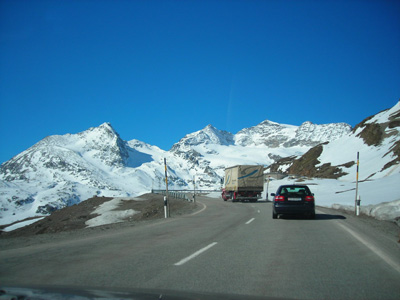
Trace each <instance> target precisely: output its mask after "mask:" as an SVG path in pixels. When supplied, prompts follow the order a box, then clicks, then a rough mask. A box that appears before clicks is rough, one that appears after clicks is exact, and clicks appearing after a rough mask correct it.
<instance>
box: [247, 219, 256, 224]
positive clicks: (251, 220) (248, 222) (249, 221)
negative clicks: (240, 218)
mask: <svg viewBox="0 0 400 300" xmlns="http://www.w3.org/2000/svg"><path fill="white" fill-rule="evenodd" d="M254 220H255V218H252V219H250V220H248V221H247V222H246V225H249V224H250V223H251V222H253V221H254Z"/></svg>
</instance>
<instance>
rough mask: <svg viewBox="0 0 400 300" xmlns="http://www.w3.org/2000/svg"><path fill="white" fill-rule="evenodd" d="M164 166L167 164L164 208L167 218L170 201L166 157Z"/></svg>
mask: <svg viewBox="0 0 400 300" xmlns="http://www.w3.org/2000/svg"><path fill="white" fill-rule="evenodd" d="M164 166H165V197H164V209H165V210H166V212H165V218H169V216H170V215H169V203H168V174H167V159H166V158H164Z"/></svg>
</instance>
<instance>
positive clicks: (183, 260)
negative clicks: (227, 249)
mask: <svg viewBox="0 0 400 300" xmlns="http://www.w3.org/2000/svg"><path fill="white" fill-rule="evenodd" d="M216 244H218V243H217V242H214V243H211V244H210V245H208V246H206V247H204V248H202V249H200V250H199V251H196V252H195V253H193V254H192V255H190V256H188V257H186V258H184V259H182V260H180V261H178V262H177V263H176V264H174V265H175V266H181V265H183V264H184V263H187V262H188V261H189V260H191V259H193V258H195V257H196V256H198V255H200V254H201V253H203V252H205V251H207V250H208V249H210V248H211V247H213V246H215V245H216Z"/></svg>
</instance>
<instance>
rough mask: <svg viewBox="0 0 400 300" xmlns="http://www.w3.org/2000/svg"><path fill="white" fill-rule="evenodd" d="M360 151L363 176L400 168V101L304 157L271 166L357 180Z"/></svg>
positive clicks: (378, 174) (278, 162)
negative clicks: (355, 172) (355, 167)
mask: <svg viewBox="0 0 400 300" xmlns="http://www.w3.org/2000/svg"><path fill="white" fill-rule="evenodd" d="M357 152H359V157H360V161H361V163H360V164H361V166H360V179H361V180H367V179H376V178H382V177H386V176H390V175H391V174H394V173H399V172H400V168H399V164H400V102H399V103H397V104H396V105H395V106H393V107H392V108H391V109H387V110H385V111H382V112H380V113H378V114H376V115H373V116H371V117H368V118H366V119H365V120H364V121H362V122H361V123H359V124H358V125H357V126H356V127H355V128H354V129H353V130H352V131H351V132H350V133H349V134H347V135H344V136H343V137H341V138H340V139H337V140H334V141H330V142H325V143H322V144H320V145H317V146H315V147H313V148H311V149H310V150H309V151H307V153H305V154H304V155H303V156H301V157H296V156H292V157H287V158H284V159H281V160H279V161H277V162H276V163H274V164H272V165H271V166H270V167H269V170H270V171H272V172H284V173H288V174H296V175H303V176H310V177H321V178H341V179H343V180H354V178H355V177H354V165H355V164H356V160H357Z"/></svg>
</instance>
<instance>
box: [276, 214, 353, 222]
mask: <svg viewBox="0 0 400 300" xmlns="http://www.w3.org/2000/svg"><path fill="white" fill-rule="evenodd" d="M279 219H284V220H305V219H308V218H307V216H297V215H280V216H279ZM345 219H346V217H345V216H342V215H330V214H315V219H312V220H314V221H326V220H345ZM308 220H310V219H308Z"/></svg>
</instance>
